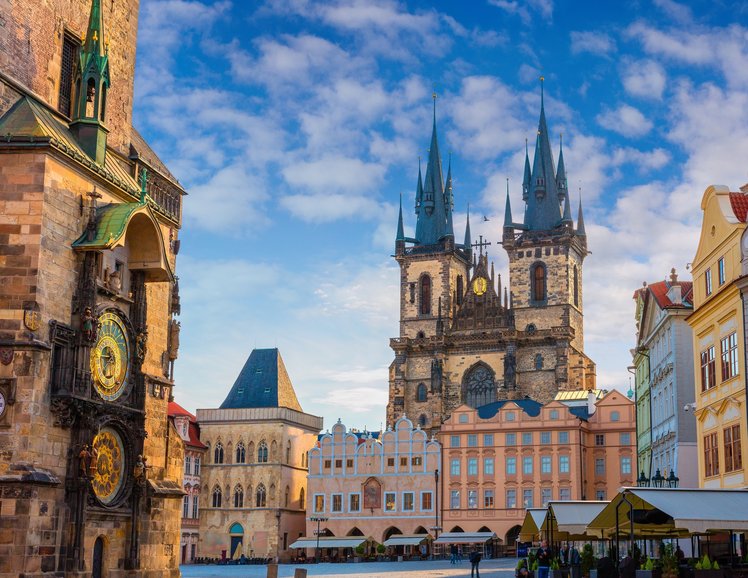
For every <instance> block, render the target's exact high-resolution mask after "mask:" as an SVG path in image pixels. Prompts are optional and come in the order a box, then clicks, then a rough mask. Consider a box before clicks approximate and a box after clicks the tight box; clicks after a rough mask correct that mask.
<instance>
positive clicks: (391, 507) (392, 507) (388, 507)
mask: <svg viewBox="0 0 748 578" xmlns="http://www.w3.org/2000/svg"><path fill="white" fill-rule="evenodd" d="M388 496H390V497H392V500H391V501H388ZM384 511H385V512H397V492H385V493H384Z"/></svg>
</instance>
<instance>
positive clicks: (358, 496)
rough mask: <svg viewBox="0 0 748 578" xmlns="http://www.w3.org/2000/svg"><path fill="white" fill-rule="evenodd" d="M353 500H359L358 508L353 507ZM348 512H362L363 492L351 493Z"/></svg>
mask: <svg viewBox="0 0 748 578" xmlns="http://www.w3.org/2000/svg"><path fill="white" fill-rule="evenodd" d="M353 498H357V504H356V505H357V506H358V507H357V508H355V509H354V507H353ZM348 511H349V512H353V513H356V512H360V511H361V492H351V493H350V494H348Z"/></svg>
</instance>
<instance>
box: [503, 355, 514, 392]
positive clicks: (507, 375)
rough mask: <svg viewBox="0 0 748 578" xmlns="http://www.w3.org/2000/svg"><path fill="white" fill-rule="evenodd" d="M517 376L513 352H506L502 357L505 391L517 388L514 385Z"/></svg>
mask: <svg viewBox="0 0 748 578" xmlns="http://www.w3.org/2000/svg"><path fill="white" fill-rule="evenodd" d="M516 374H517V359H516V358H515V357H514V353H513V352H509V351H507V353H506V355H505V356H504V387H505V388H506V389H509V388H512V389H515V388H516V387H517V384H516V381H515V380H516Z"/></svg>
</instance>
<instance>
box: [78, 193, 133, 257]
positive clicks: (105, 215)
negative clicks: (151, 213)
mask: <svg viewBox="0 0 748 578" xmlns="http://www.w3.org/2000/svg"><path fill="white" fill-rule="evenodd" d="M144 208H145V205H143V204H142V203H110V204H108V205H104V206H103V207H99V208H97V209H96V230H95V231H92V232H89V231H85V232H84V233H83V234H82V235H81V236H80V237H79V238H78V239H77V240H76V241H74V242H73V247H77V248H80V249H107V248H109V247H112V246H113V245H114V244H115V243H116V242H117V241H118V240H119V239H120V237H122V235H124V234H125V231H127V224H128V223H129V222H130V219H132V217H133V215H134V214H135V213H136V212H137V211H139V210H141V209H144Z"/></svg>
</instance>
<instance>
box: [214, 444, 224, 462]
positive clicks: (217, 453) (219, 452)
mask: <svg viewBox="0 0 748 578" xmlns="http://www.w3.org/2000/svg"><path fill="white" fill-rule="evenodd" d="M213 463H214V464H222V463H223V444H222V443H221V442H218V443H217V444H216V449H215V450H214V451H213Z"/></svg>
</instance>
